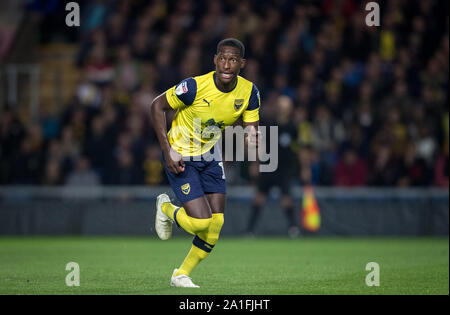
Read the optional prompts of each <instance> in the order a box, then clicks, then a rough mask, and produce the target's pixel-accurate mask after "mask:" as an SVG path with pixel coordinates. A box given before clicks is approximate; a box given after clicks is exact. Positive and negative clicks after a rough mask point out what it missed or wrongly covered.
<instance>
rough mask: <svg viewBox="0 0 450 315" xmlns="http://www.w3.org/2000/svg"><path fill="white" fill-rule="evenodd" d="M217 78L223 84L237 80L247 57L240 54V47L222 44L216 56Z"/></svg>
mask: <svg viewBox="0 0 450 315" xmlns="http://www.w3.org/2000/svg"><path fill="white" fill-rule="evenodd" d="M214 64H215V65H216V75H217V80H218V81H220V83H222V84H223V85H225V86H226V85H229V84H230V83H231V82H235V80H236V78H237V76H238V75H239V72H240V70H241V69H242V68H243V67H244V65H245V59H242V58H241V57H240V54H239V49H237V48H236V47H232V46H222V47H220V49H219V52H218V54H217V55H215V56H214Z"/></svg>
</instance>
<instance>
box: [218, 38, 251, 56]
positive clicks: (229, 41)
mask: <svg viewBox="0 0 450 315" xmlns="http://www.w3.org/2000/svg"><path fill="white" fill-rule="evenodd" d="M222 46H231V47H236V48H237V49H239V56H240V57H241V58H244V56H245V46H244V44H242V42H241V41H240V40H237V39H236V38H225V39H223V40H221V41H220V42H219V43H218V44H217V53H219V49H220V47H222Z"/></svg>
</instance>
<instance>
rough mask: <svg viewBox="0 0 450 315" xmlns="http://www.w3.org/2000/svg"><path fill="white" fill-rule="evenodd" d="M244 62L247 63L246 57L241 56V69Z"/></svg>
mask: <svg viewBox="0 0 450 315" xmlns="http://www.w3.org/2000/svg"><path fill="white" fill-rule="evenodd" d="M246 64H247V59H244V58H242V59H241V69H243V68H244V67H245V65H246Z"/></svg>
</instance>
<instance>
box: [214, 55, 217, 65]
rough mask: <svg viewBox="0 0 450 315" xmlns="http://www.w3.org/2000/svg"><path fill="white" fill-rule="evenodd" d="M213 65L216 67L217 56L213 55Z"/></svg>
mask: <svg viewBox="0 0 450 315" xmlns="http://www.w3.org/2000/svg"><path fill="white" fill-rule="evenodd" d="M214 65H215V66H217V55H214Z"/></svg>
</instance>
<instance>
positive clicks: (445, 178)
mask: <svg viewBox="0 0 450 315" xmlns="http://www.w3.org/2000/svg"><path fill="white" fill-rule="evenodd" d="M68 2H70V1H57V0H20V1H15V0H2V1H0V143H1V146H0V236H1V237H0V294H5V293H6V294H55V293H56V294H61V293H63V294H66V293H67V294H72V293H82V294H83V293H88V294H110V293H113V294H117V293H131V294H141V293H146V294H191V292H185V291H173V290H171V289H172V288H170V287H169V286H168V281H169V278H170V272H172V270H173V268H174V267H175V265H176V264H177V263H178V262H180V260H181V259H182V258H183V257H184V256H183V255H185V252H186V250H187V249H188V247H189V246H190V242H191V239H188V238H187V234H186V233H185V232H184V231H181V230H180V229H176V228H175V229H174V234H175V237H174V239H172V240H170V241H167V242H162V241H160V240H159V239H157V236H156V233H155V231H154V216H155V199H156V196H157V195H158V194H160V193H162V192H168V193H169V194H171V197H174V195H173V194H172V193H171V189H170V187H169V186H168V183H167V179H166V177H165V174H164V171H163V167H162V164H161V152H160V149H159V145H158V142H157V139H156V136H155V133H154V130H153V127H152V125H151V122H150V118H149V106H150V104H151V102H152V100H153V99H154V98H155V97H156V96H158V95H159V94H160V93H162V92H164V91H165V90H167V89H168V88H170V87H172V86H173V85H175V84H177V83H178V82H180V81H181V80H183V79H185V78H187V77H191V76H196V75H201V74H204V73H206V72H209V71H211V70H213V69H214V64H213V56H214V54H215V52H216V45H217V43H218V42H219V41H220V40H221V39H224V38H227V37H235V38H237V39H239V40H241V41H242V42H243V43H244V44H245V47H246V59H247V65H246V67H245V69H244V70H243V71H242V72H241V75H242V76H244V77H245V78H247V79H249V80H250V81H252V82H254V83H255V84H256V86H257V87H258V88H259V91H260V92H261V99H262V104H261V113H260V114H261V124H262V125H267V126H269V125H275V126H280V128H279V130H281V131H283V132H282V133H281V134H280V137H279V145H280V147H279V150H280V151H279V152H280V169H281V170H282V171H283V172H278V173H274V174H273V176H281V175H280V174H284V175H283V176H284V177H283V181H285V182H287V183H288V184H289V186H290V187H291V188H292V189H291V196H292V197H293V200H294V209H295V214H294V215H295V222H296V224H297V225H298V227H301V230H300V234H298V233H291V232H292V231H291V230H290V229H288V225H287V221H286V218H285V216H284V214H283V210H282V207H281V205H282V200H281V196H280V189H278V188H274V189H272V190H271V191H270V193H269V195H268V197H269V198H268V201H267V204H266V205H265V207H263V210H262V212H261V213H260V217H259V220H258V221H257V223H256V229H255V233H254V234H249V233H248V231H247V230H246V229H247V226H248V224H249V218H250V217H251V214H252V210H251V209H252V203H253V202H254V197H255V188H256V186H257V185H258V184H261V183H262V182H261V181H263V180H267V179H271V176H270V175H269V176H265V177H263V178H262V177H261V174H259V172H258V169H257V167H256V166H257V165H256V164H254V163H248V162H226V163H225V172H226V176H227V183H228V184H227V206H226V211H225V225H224V227H223V230H222V231H221V238H220V241H219V244H218V246H216V249H215V252H214V254H213V255H211V257H210V259H209V260H208V261H206V262H205V263H202V264H203V265H202V266H201V268H199V271H198V273H195V274H194V276H195V281H196V283H197V281H198V283H200V285H201V286H202V290H201V291H198V292H200V294H329V293H332V294H334V293H336V294H399V293H400V294H436V293H437V294H448V249H449V247H448V233H449V195H448V186H449V158H448V154H449V111H448V102H449V99H448V97H449V17H448V3H449V2H448V1H445V0H442V1H440V0H436V1H433V0H384V1H381V0H380V1H376V2H377V3H378V4H379V5H380V9H381V16H380V23H381V26H379V27H377V26H373V27H368V26H367V25H366V23H365V19H366V15H367V14H368V13H369V12H368V11H366V10H365V7H366V4H367V3H368V2H369V1H359V0H335V1H333V0H317V1H312V0H304V1H293V0H271V1H258V0H224V1H219V0H215V1H214V0H212V1H206V0H203V1H202V0H201V1H197V0H180V1H164V0H153V1H144V0H135V1H132V0H92V1H87V0H84V1H82V0H79V1H75V2H76V3H78V4H79V6H80V10H81V11H80V13H81V19H80V26H79V27H69V26H67V25H66V22H65V21H66V15H67V14H69V12H68V11H66V10H65V7H66V4H67V3H68ZM287 103H291V105H292V108H291V109H289V104H287ZM286 104H287V105H286ZM285 131H286V132H285ZM264 183H265V182H264ZM305 187H312V188H313V193H314V195H313V196H314V197H315V200H316V201H317V204H318V207H319V210H320V219H321V220H320V222H321V224H320V228H319V229H318V230H317V231H315V232H313V231H307V230H306V229H305V228H304V226H302V209H303V203H302V202H303V200H304V199H305V198H303V197H304V192H305V191H309V190H307V189H304V188H305ZM297 232H298V231H297ZM111 236H113V237H111ZM222 236H223V237H222ZM288 236H290V237H291V238H296V239H294V240H292V239H290V238H289V237H288ZM69 261H75V262H78V263H80V266H81V270H82V271H81V274H82V275H81V277H82V278H81V279H82V280H81V281H82V285H81V287H80V288H74V287H67V286H65V284H64V277H66V274H67V272H66V271H65V269H64V266H65V265H66V263H68V262H69ZM370 261H373V262H378V263H380V265H381V270H382V271H381V272H382V278H381V279H382V286H381V287H379V288H377V287H368V286H366V284H365V282H364V278H365V276H366V274H367V272H366V271H365V269H364V267H365V266H366V263H368V262H370ZM224 275H226V276H224ZM259 276H261V277H262V278H259ZM168 277H169V278H168ZM210 279H212V280H213V281H216V282H215V283H214V284H212V283H211V280H210ZM261 279H264V282H263V281H262V280H261ZM174 292H175V293H174ZM180 292H181V293H180ZM174 305H175V304H174Z"/></svg>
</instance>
